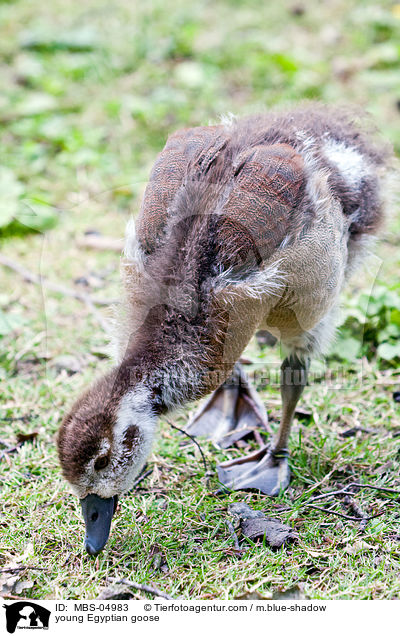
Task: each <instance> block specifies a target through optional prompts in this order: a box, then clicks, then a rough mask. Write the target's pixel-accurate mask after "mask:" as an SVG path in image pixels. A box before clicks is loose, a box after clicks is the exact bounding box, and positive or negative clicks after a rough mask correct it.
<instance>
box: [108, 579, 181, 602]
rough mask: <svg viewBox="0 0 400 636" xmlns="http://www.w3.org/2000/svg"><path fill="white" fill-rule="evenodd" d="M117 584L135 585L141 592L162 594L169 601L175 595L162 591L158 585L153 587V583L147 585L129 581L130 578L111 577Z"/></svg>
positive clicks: (155, 594)
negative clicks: (118, 578)
mask: <svg viewBox="0 0 400 636" xmlns="http://www.w3.org/2000/svg"><path fill="white" fill-rule="evenodd" d="M110 581H113V582H114V583H116V584H117V585H127V586H129V587H133V588H134V589H135V590H139V591H141V592H146V593H147V594H153V595H154V596H160V597H161V598H165V599H166V600H167V601H173V600H174V599H173V597H172V596H170V595H169V594H166V593H165V592H162V591H161V590H159V589H158V588H157V587H152V586H151V585H145V584H144V583H143V584H142V583H135V582H134V581H129V580H128V579H120V580H117V579H110Z"/></svg>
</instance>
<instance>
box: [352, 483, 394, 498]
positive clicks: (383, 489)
mask: <svg viewBox="0 0 400 636" xmlns="http://www.w3.org/2000/svg"><path fill="white" fill-rule="evenodd" d="M349 486H354V487H357V488H370V489H371V490H381V491H382V492H389V493H393V494H395V495H400V490H396V488H384V487H383V486H373V485H372V484H359V483H357V482H355V481H353V482H352V483H351V484H349Z"/></svg>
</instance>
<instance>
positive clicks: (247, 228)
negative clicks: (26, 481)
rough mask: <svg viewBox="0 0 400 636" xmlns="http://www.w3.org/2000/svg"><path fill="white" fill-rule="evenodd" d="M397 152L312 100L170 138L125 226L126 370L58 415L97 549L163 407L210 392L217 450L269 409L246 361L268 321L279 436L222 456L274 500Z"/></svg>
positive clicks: (233, 476) (63, 457) (241, 478)
mask: <svg viewBox="0 0 400 636" xmlns="http://www.w3.org/2000/svg"><path fill="white" fill-rule="evenodd" d="M389 156H390V151H388V149H387V148H385V147H384V146H383V145H381V144H377V143H375V142H372V141H371V139H370V138H369V135H368V134H366V133H364V132H363V131H362V130H361V129H360V128H359V127H358V126H356V125H355V124H354V123H353V122H352V117H351V116H350V115H349V114H347V113H346V112H345V111H342V110H335V109H332V108H327V107H324V106H316V105H314V106H310V107H304V108H301V109H297V110H293V111H289V112H285V113H283V114H282V113H281V114H266V115H259V116H252V117H248V118H245V119H242V120H239V121H234V120H233V121H231V122H226V123H222V124H221V125H216V126H208V127H201V128H191V129H185V130H180V131H178V132H176V133H174V134H173V135H171V136H170V137H169V139H168V141H167V144H166V146H165V148H164V150H163V151H162V152H161V154H160V155H159V157H158V159H157V161H156V163H155V165H154V168H153V170H152V172H151V175H150V181H149V184H148V186H147V189H146V192H145V195H144V200H143V203H142V207H141V211H140V214H139V217H138V219H137V222H136V228H135V226H134V225H133V224H132V223H130V224H129V225H128V228H127V236H126V247H125V258H124V260H123V263H122V273H123V278H124V282H125V287H126V303H125V309H124V312H123V316H122V319H121V321H120V325H119V331H118V355H117V364H116V366H115V367H114V368H113V369H112V370H111V371H110V372H109V373H108V374H107V375H106V376H105V377H103V378H101V379H99V380H98V381H97V382H96V383H95V384H94V386H92V387H91V388H89V389H88V391H87V392H86V393H85V394H84V395H83V396H82V397H80V398H79V400H78V401H77V402H76V404H75V405H74V406H73V408H72V410H71V411H70V412H69V413H68V415H66V417H65V418H64V420H63V423H62V425H61V429H60V433H59V438H58V449H59V456H60V462H61V466H62V470H63V474H64V476H65V477H66V479H67V480H68V481H69V482H70V484H71V485H72V487H73V489H74V491H75V492H76V494H77V495H78V497H79V498H80V499H81V504H82V509H83V515H84V519H85V523H86V538H85V546H86V550H87V551H88V552H89V553H90V554H97V553H98V552H99V551H100V550H102V548H103V547H104V545H105V543H106V541H107V538H108V535H109V530H110V524H111V518H112V515H113V513H114V511H115V507H116V502H117V499H118V496H119V495H120V494H121V493H124V492H127V491H128V490H129V489H130V488H131V487H132V484H133V482H134V480H135V477H136V476H137V475H138V473H139V471H140V470H141V469H142V467H143V465H144V463H145V461H146V459H147V457H148V455H149V452H150V450H151V447H152V442H153V438H154V435H155V432H156V427H157V416H159V415H160V414H163V413H166V412H168V411H170V410H171V409H174V408H175V407H177V406H178V405H183V404H185V403H187V402H188V401H191V400H197V399H199V398H201V397H204V396H207V395H208V394H210V393H211V392H213V391H214V393H213V395H212V396H211V398H210V399H209V400H208V401H207V402H206V404H205V406H203V407H202V409H201V410H200V412H199V413H198V415H197V416H196V417H195V418H194V420H193V421H192V423H191V425H190V429H191V430H192V432H193V433H194V434H204V433H205V434H208V435H209V436H211V437H212V438H213V439H214V440H215V441H217V442H219V443H220V444H221V445H222V446H227V445H228V444H229V443H232V441H234V440H237V439H239V438H240V437H241V436H243V435H244V434H245V433H246V432H247V431H248V430H249V429H252V428H254V426H260V427H264V428H265V422H266V415H265V411H264V409H263V405H262V403H261V401H260V399H259V398H258V397H257V394H256V392H255V390H254V389H252V388H251V386H250V385H248V383H246V382H245V381H243V375H242V371H241V369H240V366H239V365H238V363H237V361H238V359H239V357H240V355H241V353H242V351H243V349H244V348H245V347H246V345H247V343H248V342H249V340H250V338H251V337H252V336H253V334H254V332H255V331H256V330H258V329H267V330H268V331H269V332H270V333H272V334H273V335H275V336H277V337H279V338H280V339H281V341H282V343H283V344H284V345H285V347H286V349H287V351H288V355H287V357H286V358H285V360H284V362H283V364H282V370H281V389H282V406H283V408H282V419H281V423H280V427H279V431H278V433H277V435H276V437H275V439H274V440H273V441H272V442H271V444H270V445H269V446H268V447H265V448H262V449H261V450H260V451H257V452H256V453H253V455H252V456H250V457H249V458H244V459H241V460H240V461H236V462H231V463H230V464H229V465H228V466H227V465H225V466H222V467H221V468H220V471H219V476H220V480H221V481H223V483H225V484H226V485H227V486H229V487H231V488H234V489H239V488H257V489H259V490H261V491H262V492H264V493H267V494H270V495H274V494H277V493H279V491H280V490H281V489H283V488H285V487H286V486H287V485H288V483H289V468H288V460H287V455H288V452H287V445H288V436H289V431H290V426H291V422H292V417H293V413H294V410H295V407H296V403H297V401H298V399H299V397H300V395H301V392H302V390H303V387H304V385H305V383H306V378H307V369H308V366H309V361H310V359H311V357H312V356H313V355H315V354H316V353H321V352H322V353H323V352H324V351H325V350H326V349H327V346H328V345H329V343H330V341H331V338H332V335H333V333H334V313H335V310H336V308H337V306H338V302H339V295H340V292H341V290H342V288H343V285H344V283H345V281H346V279H347V278H348V275H349V273H350V272H352V270H353V269H354V265H355V263H356V261H358V257H359V255H361V254H362V252H363V248H364V247H365V242H366V241H365V239H366V238H368V237H371V236H372V235H373V234H374V233H375V232H376V230H377V229H378V227H379V225H380V223H381V220H382V200H381V194H380V177H381V173H382V172H383V169H384V168H385V164H386V163H387V159H388V158H389Z"/></svg>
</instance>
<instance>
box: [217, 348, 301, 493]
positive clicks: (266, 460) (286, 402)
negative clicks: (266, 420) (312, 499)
mask: <svg viewBox="0 0 400 636" xmlns="http://www.w3.org/2000/svg"><path fill="white" fill-rule="evenodd" d="M308 367H309V360H300V359H299V358H298V357H297V356H296V355H295V354H292V355H290V356H288V357H287V358H285V360H284V361H283V363H282V366H281V395H282V418H281V423H280V426H279V430H278V433H277V435H276V437H275V439H274V440H273V442H272V444H271V445H269V446H264V447H263V448H260V449H259V450H258V451H256V452H255V453H252V454H251V455H248V456H247V457H243V458H240V459H235V460H233V461H228V462H224V463H223V464H220V466H218V469H217V470H218V477H219V480H220V482H221V483H222V484H223V485H225V486H227V487H228V488H230V489H232V490H249V489H256V490H260V491H261V492H263V493H265V494H266V495H278V494H279V492H280V491H281V490H284V489H285V488H287V486H288V485H289V481H290V469H289V463H288V456H289V451H288V449H287V446H288V439H289V433H290V428H291V425H292V420H293V415H294V411H295V408H296V404H297V402H298V400H299V398H300V396H301V394H302V392H303V389H304V387H305V385H306V382H307V372H308Z"/></svg>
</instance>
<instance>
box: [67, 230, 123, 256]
mask: <svg viewBox="0 0 400 636" xmlns="http://www.w3.org/2000/svg"><path fill="white" fill-rule="evenodd" d="M76 244H77V245H78V247H86V248H90V249H93V250H100V251H111V252H118V253H119V254H121V252H122V249H123V247H124V242H123V239H119V238H112V237H110V236H97V235H95V234H89V235H87V236H82V237H80V238H78V239H77V241H76Z"/></svg>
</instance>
